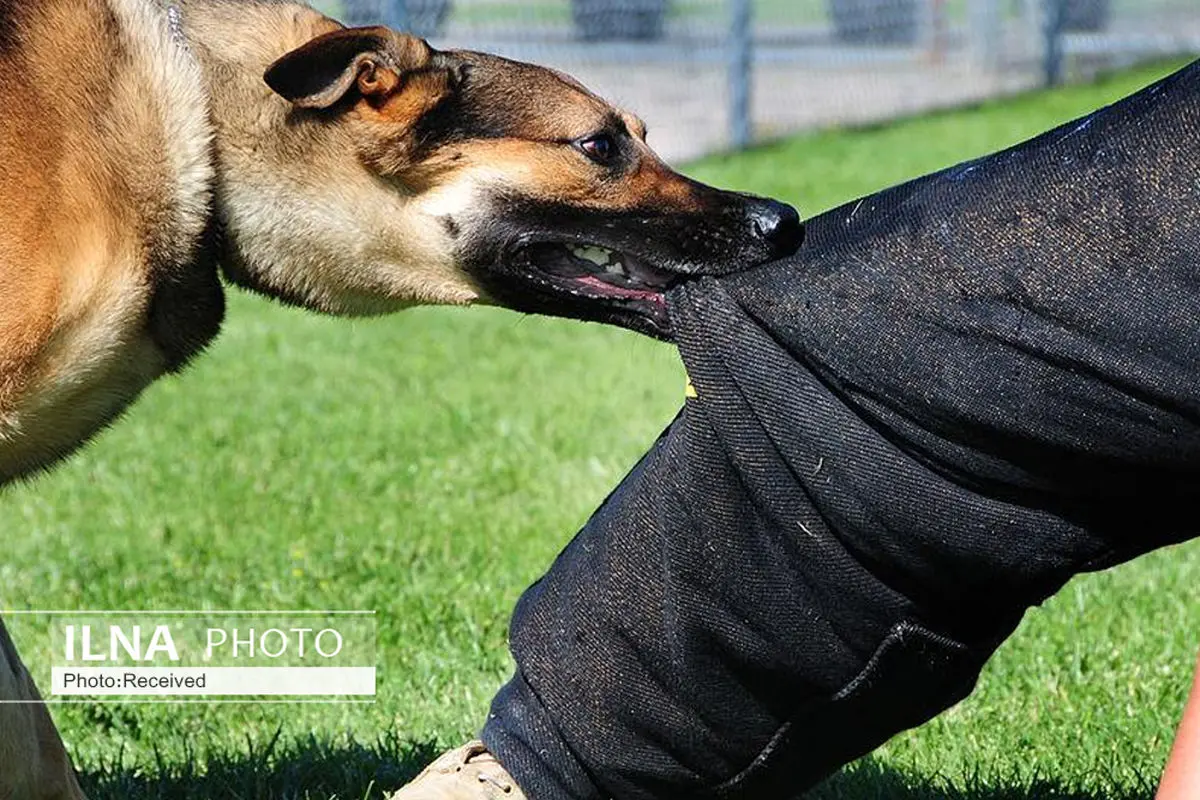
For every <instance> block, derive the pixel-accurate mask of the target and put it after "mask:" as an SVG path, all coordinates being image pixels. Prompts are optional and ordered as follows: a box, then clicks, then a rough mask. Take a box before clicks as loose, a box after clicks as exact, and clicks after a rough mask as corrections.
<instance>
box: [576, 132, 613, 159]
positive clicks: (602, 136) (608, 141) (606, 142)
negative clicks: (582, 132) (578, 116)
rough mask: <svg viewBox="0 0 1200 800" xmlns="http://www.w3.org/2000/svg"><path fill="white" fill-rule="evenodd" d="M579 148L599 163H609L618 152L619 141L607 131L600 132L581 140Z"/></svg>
mask: <svg viewBox="0 0 1200 800" xmlns="http://www.w3.org/2000/svg"><path fill="white" fill-rule="evenodd" d="M579 149H580V150H582V151H583V154H584V155H585V156H587V157H588V158H590V159H591V160H592V161H595V162H596V163H597V164H607V163H608V162H609V161H611V160H612V159H613V156H615V155H616V154H617V143H616V142H614V141H613V138H612V137H611V136H609V135H608V134H607V133H598V134H596V135H595V136H589V137H588V138H586V139H582V140H580V142H579Z"/></svg>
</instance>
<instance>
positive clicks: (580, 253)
mask: <svg viewBox="0 0 1200 800" xmlns="http://www.w3.org/2000/svg"><path fill="white" fill-rule="evenodd" d="M571 254H572V255H574V256H575V257H576V258H578V259H582V260H583V261H590V262H591V263H593V264H595V265H596V266H597V267H607V266H608V262H609V259H610V258H611V256H612V251H611V250H606V249H605V248H603V247H572V248H571Z"/></svg>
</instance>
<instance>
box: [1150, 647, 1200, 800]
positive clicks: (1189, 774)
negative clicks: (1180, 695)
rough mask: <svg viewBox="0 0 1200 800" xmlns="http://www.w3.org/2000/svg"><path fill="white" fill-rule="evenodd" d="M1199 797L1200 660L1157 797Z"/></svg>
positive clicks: (1160, 799) (1157, 799)
mask: <svg viewBox="0 0 1200 800" xmlns="http://www.w3.org/2000/svg"><path fill="white" fill-rule="evenodd" d="M1196 798H1200V663H1198V664H1197V665H1196V677H1195V682H1194V683H1193V684H1192V696H1191V697H1190V698H1188V702H1187V706H1186V707H1185V708H1184V710H1183V720H1182V721H1181V722H1180V723H1179V731H1178V732H1177V733H1176V734H1175V744H1174V746H1173V747H1172V748H1171V757H1170V758H1169V759H1167V768H1166V770H1165V771H1164V772H1163V778H1162V782H1161V783H1160V784H1159V785H1158V794H1157V795H1155V800H1196Z"/></svg>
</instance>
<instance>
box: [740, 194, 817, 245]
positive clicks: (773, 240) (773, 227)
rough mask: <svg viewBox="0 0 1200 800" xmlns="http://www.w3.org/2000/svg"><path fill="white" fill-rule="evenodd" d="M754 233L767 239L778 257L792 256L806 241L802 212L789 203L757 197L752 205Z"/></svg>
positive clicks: (751, 214)
mask: <svg viewBox="0 0 1200 800" xmlns="http://www.w3.org/2000/svg"><path fill="white" fill-rule="evenodd" d="M750 222H751V224H752V225H753V226H754V233H755V234H756V235H758V236H760V237H762V238H763V239H765V240H766V241H767V242H768V243H769V244H770V245H771V250H772V252H773V254H774V256H775V257H776V258H783V257H784V256H790V255H792V254H793V253H795V252H796V251H797V250H799V249H800V245H801V243H803V241H804V226H803V225H802V224H800V214H799V213H798V212H797V211H796V209H794V208H792V207H791V206H789V205H788V204H787V203H780V202H778V201H776V200H767V199H765V198H763V199H760V198H755V199H754V200H753V201H752V202H751V205H750Z"/></svg>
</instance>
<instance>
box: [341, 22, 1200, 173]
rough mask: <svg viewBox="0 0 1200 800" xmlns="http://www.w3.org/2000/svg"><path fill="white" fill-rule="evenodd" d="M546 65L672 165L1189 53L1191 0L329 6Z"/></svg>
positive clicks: (438, 42) (1193, 43) (445, 43)
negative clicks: (613, 111)
mask: <svg viewBox="0 0 1200 800" xmlns="http://www.w3.org/2000/svg"><path fill="white" fill-rule="evenodd" d="M318 6H319V7H321V8H322V9H323V10H324V11H326V12H327V13H330V14H332V15H334V16H337V17H339V18H341V19H344V20H345V21H347V22H353V23H369V22H385V23H387V24H390V25H392V26H394V27H397V28H400V29H405V30H411V31H413V32H415V33H418V34H420V35H422V36H425V37H427V38H429V39H430V40H431V41H432V42H433V44H434V45H435V46H438V47H465V48H471V49H476V50H486V51H489V52H494V53H499V54H501V55H506V56H509V57H512V58H517V59H521V60H525V61H534V62H537V63H541V64H547V65H549V66H553V67H557V68H559V69H562V70H564V71H566V72H569V73H571V74H573V75H575V76H577V77H578V78H580V79H581V80H582V81H583V82H584V83H586V84H587V85H588V86H590V87H591V88H593V89H594V90H596V91H597V92H598V93H600V94H601V95H603V96H605V97H607V98H609V99H610V100H613V101H614V102H616V103H618V104H620V105H623V106H625V107H627V108H629V109H631V110H633V111H635V112H636V113H638V114H639V115H640V116H642V117H643V118H645V119H646V121H647V123H648V124H649V127H650V129H651V143H652V144H653V145H654V146H655V147H656V148H657V149H658V150H659V152H661V153H663V155H664V156H666V157H667V158H668V159H671V160H675V161H679V160H684V159H689V158H694V157H697V156H700V155H703V154H706V153H710V152H713V151H717V150H722V149H728V148H735V147H741V146H744V145H747V144H749V143H751V142H753V141H760V140H765V139H770V138H774V137H778V136H782V135H784V134H787V133H791V132H794V131H798V130H803V129H806V128H816V127H828V126H832V125H845V124H856V123H867V122H875V121H880V120H885V119H889V118H893V117H897V116H902V115H908V114H914V113H918V112H922V111H927V110H930V109H935V108H943V107H948V106H954V105H961V104H963V103H968V102H973V101H977V100H980V99H984V98H988V97H994V96H997V95H1002V94H1007V93H1012V92H1016V91H1021V90H1025V89H1030V88H1033V87H1036V86H1039V85H1043V84H1047V83H1055V82H1058V81H1062V80H1076V79H1080V78H1085V77H1087V76H1089V75H1091V74H1094V73H1095V72H1097V71H1099V70H1104V69H1111V68H1115V67H1120V66H1125V65H1128V64H1131V63H1134V62H1136V61H1139V60H1146V59H1149V58H1157V57H1165V56H1173V55H1183V54H1191V53H1200V0H326V1H325V2H323V3H318Z"/></svg>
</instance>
